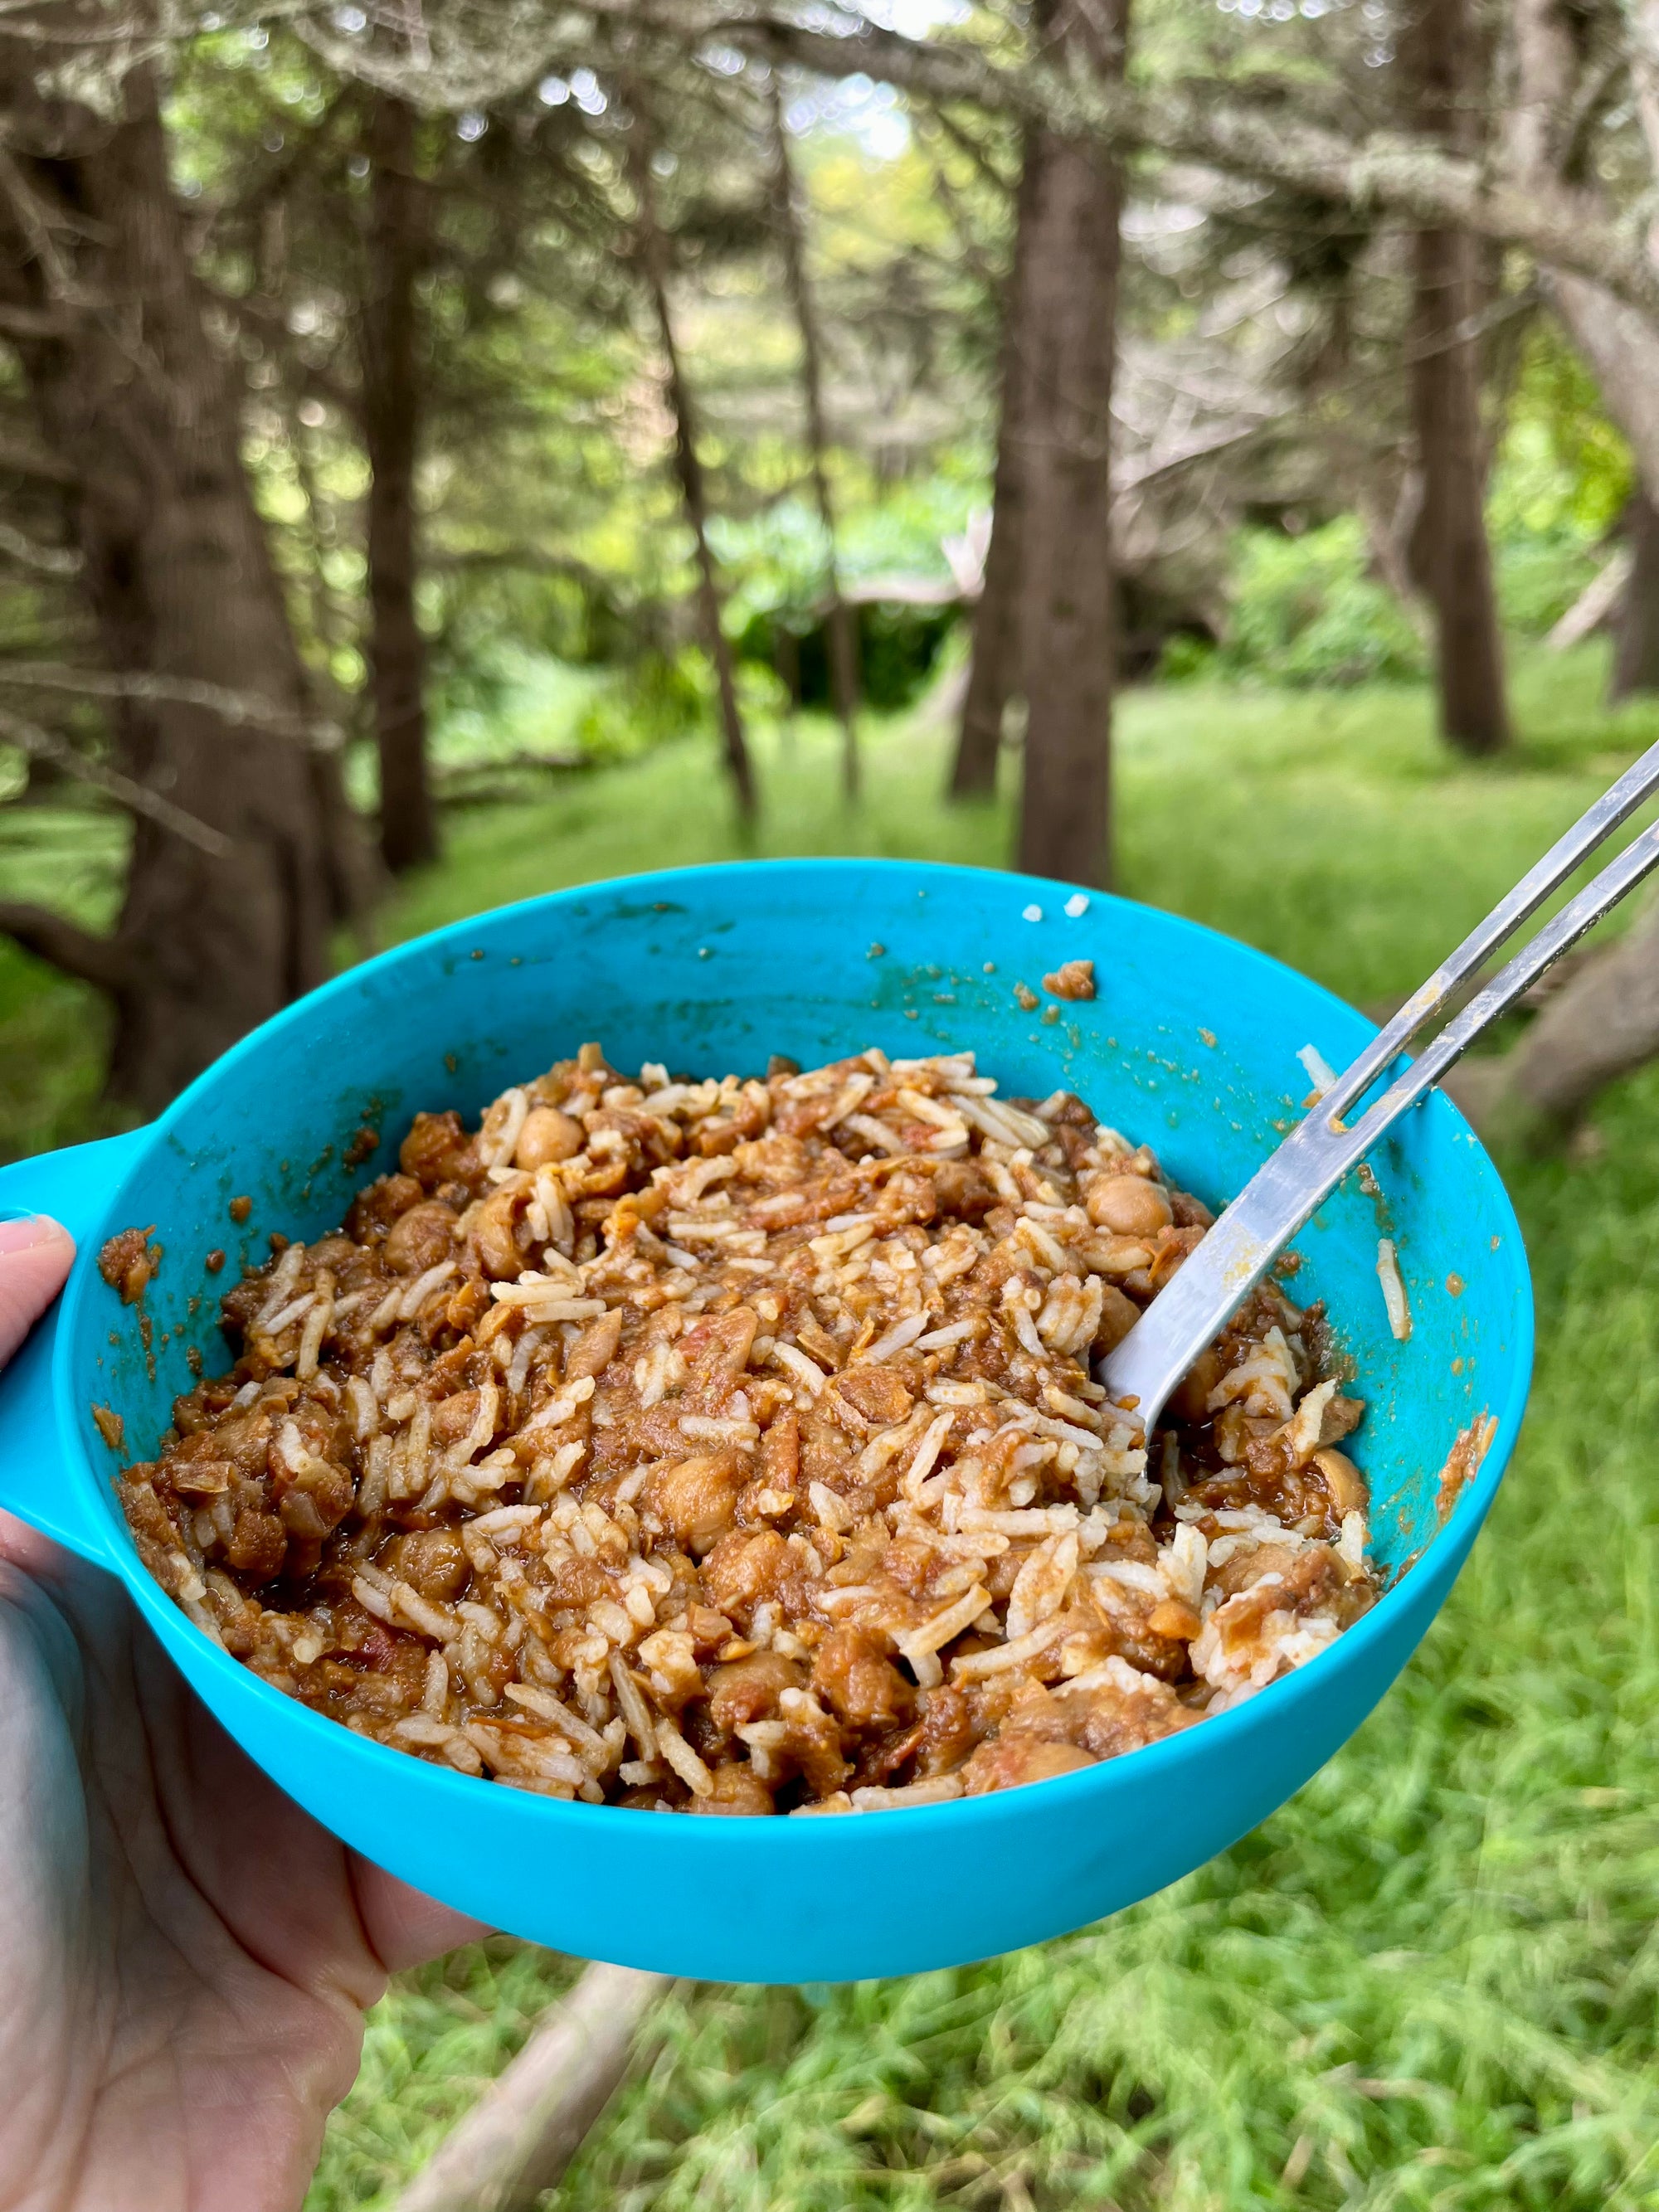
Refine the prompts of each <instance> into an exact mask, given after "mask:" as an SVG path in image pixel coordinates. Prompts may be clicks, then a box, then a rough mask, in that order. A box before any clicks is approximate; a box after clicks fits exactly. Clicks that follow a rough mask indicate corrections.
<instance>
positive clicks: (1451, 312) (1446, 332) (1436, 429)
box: [1401, 0, 1510, 754]
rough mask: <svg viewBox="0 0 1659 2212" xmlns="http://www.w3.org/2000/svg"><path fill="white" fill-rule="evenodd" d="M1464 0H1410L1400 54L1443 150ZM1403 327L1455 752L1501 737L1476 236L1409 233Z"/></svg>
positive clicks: (1472, 91) (1427, 585)
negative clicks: (1407, 308)
mask: <svg viewBox="0 0 1659 2212" xmlns="http://www.w3.org/2000/svg"><path fill="white" fill-rule="evenodd" d="M1466 11H1467V0H1419V9H1418V12H1417V14H1416V15H1415V17H1414V18H1413V19H1412V20H1411V21H1410V22H1409V23H1408V24H1407V26H1406V27H1405V28H1404V33H1403V35H1402V38H1401V64H1402V70H1403V74H1404V78H1405V82H1407V85H1408V87H1409V88H1410V93H1411V97H1412V100H1413V106H1414V109H1415V117H1414V120H1415V121H1416V124H1417V125H1418V127H1419V130H1421V131H1424V132H1425V134H1433V135H1436V136H1438V137H1441V138H1443V140H1444V141H1445V143H1447V145H1448V146H1449V148H1450V149H1453V150H1455V151H1463V152H1468V151H1473V150H1474V144H1473V143H1472V128H1471V126H1472V123H1473V120H1474V112H1475V109H1476V106H1477V99H1476V94H1477V87H1476V84H1475V82H1474V70H1473V68H1472V66H1471V64H1472V60H1473V52H1472V47H1473V34H1472V30H1471V27H1470V24H1469V22H1468V17H1467V12H1466ZM1413 259H1414V289H1415V295H1416V297H1415V306H1414V310H1413V319H1412V332H1411V372H1410V374H1411V408H1412V422H1413V429H1414V431H1415V433H1416V438H1417V449H1418V459H1419V465H1420V467H1421V469H1422V472H1423V504H1422V509H1421V512H1420V513H1419V518H1418V524H1417V529H1416V532H1415V544H1414V551H1415V555H1416V559H1415V562H1414V565H1415V567H1416V569H1417V573H1418V574H1419V578H1420V580H1421V581H1422V584H1423V586H1424V589H1425V592H1427V594H1428V598H1429V602H1430V605H1431V607H1432V608H1433V610H1434V623H1435V641H1436V671H1437V679H1438V685H1439V695H1440V730H1441V735H1442V736H1443V738H1446V740H1447V742H1448V743H1449V744H1453V745H1455V746H1456V747H1457V748H1458V750H1460V751H1462V752H1466V753H1475V754H1481V753H1494V752H1499V751H1501V750H1503V748H1504V746H1505V745H1507V744H1509V742H1510V723H1509V710H1508V707H1507V704H1506V702H1505V699H1504V649H1503V642H1502V639H1501V637H1500V635H1499V632H1498V603H1497V599H1496V597H1495V595H1494V593H1493V590H1492V550H1491V547H1490V546H1489V544H1488V543H1487V540H1486V513H1485V490H1486V486H1485V470H1484V462H1483V455H1484V450H1485V446H1484V440H1483V437H1482V432H1481V424H1480V341H1479V339H1478V337H1476V336H1475V335H1474V331H1473V328H1472V327H1468V328H1467V329H1466V328H1465V326H1466V325H1469V326H1472V325H1473V323H1474V319H1475V318H1476V316H1477V315H1478V313H1479V307H1480V269H1479V252H1478V246H1477V242H1476V240H1474V239H1473V238H1472V237H1470V236H1469V235H1468V234H1467V233H1465V232H1462V231H1454V230H1422V231H1419V232H1418V234H1417V235H1416V239H1415V240H1414V252H1413Z"/></svg>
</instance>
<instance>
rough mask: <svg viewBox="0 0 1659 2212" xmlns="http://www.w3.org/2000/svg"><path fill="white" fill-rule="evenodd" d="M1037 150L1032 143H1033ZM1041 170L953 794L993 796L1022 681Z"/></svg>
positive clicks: (1009, 364) (1019, 223) (1011, 349)
mask: <svg viewBox="0 0 1659 2212" xmlns="http://www.w3.org/2000/svg"><path fill="white" fill-rule="evenodd" d="M1028 151H1029V149H1028ZM1035 183H1036V168H1035V167H1034V166H1033V165H1032V164H1031V163H1030V161H1027V163H1026V165H1025V167H1024V170H1023V172H1022V174H1021V178H1020V188H1019V194H1018V213H1017V217H1016V223H1015V246H1014V253H1015V264H1014V267H1013V269H1012V270H1011V271H1010V273H1009V277H1008V281H1007V283H1006V285H1005V286H1004V288H1003V309H1002V346H1001V356H1002V358H1001V369H1002V377H1001V383H1002V391H1001V398H1000V405H999V409H998V416H997V460H996V473H995V476H994V479H993V482H992V487H991V542H990V544H988V545H987V547H986V549H985V578H984V582H983V584H982V586H981V590H980V597H979V605H978V606H977V607H975V610H974V635H973V657H972V659H970V660H969V665H968V688H967V690H966V691H965V692H964V694H963V702H962V721H961V725H960V726H959V728H958V731H957V750H956V757H955V759H954V760H953V761H952V762H951V786H950V795H951V798H952V799H988V798H991V797H993V796H994V793H995V791H996V787H997V760H998V757H999V755H1000V751H1001V750H1002V724H1003V718H1004V716H1005V714H1006V712H1007V708H1008V702H1009V700H1010V699H1011V698H1012V697H1013V696H1015V694H1016V693H1017V692H1018V690H1019V688H1020V678H1019V614H1020V589H1019V584H1020V575H1019V560H1020V504H1021V501H1022V498H1023V496H1024V480H1023V477H1022V472H1021V466H1020V463H1021V458H1022V456H1023V454H1024V452H1025V450H1026V447H1027V446H1028V444H1029V442H1030V437H1029V431H1028V428H1027V426H1026V423H1025V420H1024V410H1025V407H1026V405H1027V402H1028V394H1029V389H1030V378H1029V376H1028V375H1027V374H1026V373H1025V367H1024V361H1025V349H1024V344H1023V343H1022V333H1021V331H1020V327H1019V318H1018V313H1016V302H1017V300H1018V283H1019V258H1018V257H1019V252H1020V242H1021V241H1022V240H1028V241H1029V233H1030V211H1029V208H1028V202H1029V200H1030V187H1031V186H1032V185H1034V184H1035Z"/></svg>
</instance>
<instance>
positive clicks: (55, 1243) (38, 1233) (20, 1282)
mask: <svg viewBox="0 0 1659 2212" xmlns="http://www.w3.org/2000/svg"><path fill="white" fill-rule="evenodd" d="M74 1257H75V1240H74V1238H73V1237H71V1236H70V1233H69V1231H68V1230H67V1229H60V1228H59V1226H58V1224H57V1223H56V1222H55V1221H50V1220H48V1219H47V1218H46V1215H45V1214H43V1213H35V1214H27V1215H25V1216H24V1217H23V1218H21V1220H17V1219H13V1220H6V1219H4V1218H0V1367H3V1366H4V1365H5V1364H6V1362H7V1360H9V1358H11V1356H12V1354H13V1353H14V1352H15V1351H16V1349H17V1347H18V1346H19V1345H20V1344H21V1342H22V1341H23V1339H24V1338H25V1337H26V1336H27V1334H28V1333H29V1331H30V1329H32V1328H33V1326H34V1324H35V1322H37V1321H39V1320H40V1316H41V1315H42V1314H43V1313H45V1311H46V1308H47V1307H48V1306H49V1305H50V1304H52V1300H53V1299H54V1298H55V1297H57V1295H58V1291H61V1290H62V1289H63V1287H64V1276H65V1275H67V1274H68V1273H69V1271H70V1261H71V1260H73V1259H74Z"/></svg>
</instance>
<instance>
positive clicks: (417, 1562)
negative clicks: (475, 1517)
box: [386, 1528, 472, 1600]
mask: <svg viewBox="0 0 1659 2212" xmlns="http://www.w3.org/2000/svg"><path fill="white" fill-rule="evenodd" d="M386 1565H388V1566H389V1567H390V1568H391V1570H392V1573H393V1574H394V1575H400V1576H401V1577H403V1579H404V1582H406V1583H409V1584H410V1587H411V1589H417V1590H419V1592H420V1594H421V1595H422V1597H433V1598H438V1599H440V1600H445V1599H449V1598H454V1597H459V1595H460V1594H461V1592H462V1591H463V1590H464V1589H465V1588H466V1585H467V1582H468V1579H469V1578H470V1577H471V1572H472V1570H471V1567H470V1566H469V1565H468V1564H467V1557H466V1547H465V1545H464V1544H463V1543H462V1541H461V1540H460V1538H459V1536H458V1535H457V1534H455V1531H454V1530H453V1528H422V1529H419V1530H417V1531H416V1533H415V1534H411V1535H408V1536H399V1537H398V1540H397V1541H396V1543H395V1544H394V1545H393V1546H392V1557H391V1558H390V1559H388V1560H387V1561H386Z"/></svg>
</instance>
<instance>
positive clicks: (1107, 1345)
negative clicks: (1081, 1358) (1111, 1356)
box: [1094, 1283, 1140, 1359]
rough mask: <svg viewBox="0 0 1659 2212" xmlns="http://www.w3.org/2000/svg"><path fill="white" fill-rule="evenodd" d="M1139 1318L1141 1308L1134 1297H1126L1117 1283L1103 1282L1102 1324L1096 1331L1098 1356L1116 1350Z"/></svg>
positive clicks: (1096, 1352)
mask: <svg viewBox="0 0 1659 2212" xmlns="http://www.w3.org/2000/svg"><path fill="white" fill-rule="evenodd" d="M1139 1319H1140V1308H1139V1306H1138V1305H1137V1304H1135V1302H1134V1300H1133V1298H1131V1297H1125V1296H1124V1294H1123V1292H1122V1291H1121V1290H1119V1288H1118V1287H1117V1285H1116V1284H1115V1283H1104V1284H1103V1285H1101V1294H1100V1326H1099V1328H1097V1330H1096V1331H1095V1343H1094V1351H1095V1357H1096V1358H1097V1359H1103V1358H1105V1357H1106V1354H1107V1353H1108V1352H1115V1350H1116V1348H1117V1346H1119V1345H1120V1344H1121V1343H1122V1341H1123V1340H1124V1338H1125V1337H1126V1336H1127V1334H1129V1331H1130V1330H1131V1329H1132V1328H1133V1327H1134V1325H1135V1323H1136V1322H1138V1321H1139Z"/></svg>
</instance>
